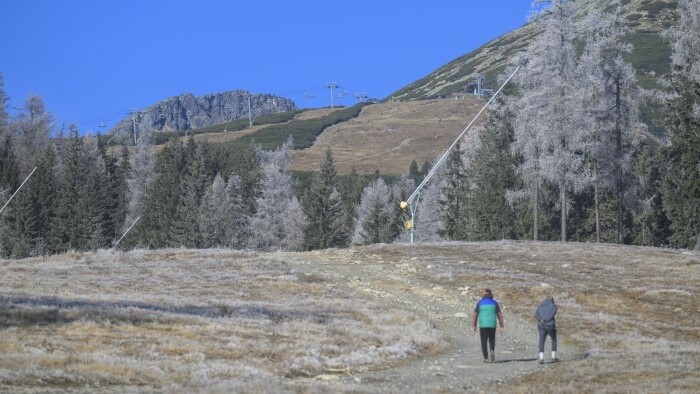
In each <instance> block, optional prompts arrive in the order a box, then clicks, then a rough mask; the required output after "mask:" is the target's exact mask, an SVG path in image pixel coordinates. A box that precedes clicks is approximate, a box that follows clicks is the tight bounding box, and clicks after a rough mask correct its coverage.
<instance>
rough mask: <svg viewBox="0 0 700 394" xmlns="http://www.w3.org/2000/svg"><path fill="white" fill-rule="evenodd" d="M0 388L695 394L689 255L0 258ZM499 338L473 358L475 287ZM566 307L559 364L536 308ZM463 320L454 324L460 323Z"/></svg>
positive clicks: (699, 310) (436, 251)
mask: <svg viewBox="0 0 700 394" xmlns="http://www.w3.org/2000/svg"><path fill="white" fill-rule="evenodd" d="M0 272H1V273H2V274H1V275H0V330H2V334H1V335H0V390H9V391H23V392H46V391H51V392H54V391H59V390H60V391H72V392H95V391H98V392H100V391H101V392H124V391H138V392H142V391H171V392H192V391H196V392H202V391H205V392H386V391H389V392H464V391H477V392H479V391H492V390H496V391H502V392H553V391H564V392H696V390H697V387H700V374H699V373H698V370H700V296H699V295H698V285H699V284H700V253H698V252H689V251H681V250H668V249H654V248H640V247H629V246H615V245H595V244H561V243H534V242H506V241H503V242H491V243H437V244H415V245H408V244H392V245H372V246H367V247H361V248H355V249H338V250H326V251H316V252H304V253H267V254H266V253H253V252H239V251H231V250H185V249H182V250H154V251H143V250H137V251H131V252H125V253H121V252H110V251H100V252H96V253H84V254H78V253H67V254H64V255H60V256H55V257H49V258H44V259H38V258H35V259H26V260H20V261H16V260H2V261H0ZM484 286H489V287H492V288H493V289H494V290H495V293H496V294H497V298H498V299H499V301H500V302H501V304H502V305H503V307H504V310H505V315H506V321H507V326H508V329H507V331H506V334H505V336H503V337H502V340H501V341H500V343H501V344H500V345H499V347H498V350H499V351H502V353H499V356H498V357H499V359H500V360H499V361H501V363H497V364H495V365H489V364H482V363H481V360H480V355H478V354H477V353H478V350H477V347H476V342H474V341H472V340H471V339H470V338H468V337H469V335H464V333H466V332H467V329H468V313H469V312H470V308H472V307H473V302H474V300H475V296H476V294H478V291H479V290H478V289H479V288H481V287H484ZM545 295H553V296H554V298H555V300H556V302H557V303H558V305H559V310H560V312H559V315H558V319H557V322H558V328H559V332H560V342H561V347H562V348H563V351H562V352H561V357H562V359H563V362H560V363H558V364H552V365H545V366H539V365H537V363H536V362H534V361H532V360H534V358H533V357H536V339H535V338H534V337H533V336H532V327H534V322H533V321H532V317H531V316H532V313H533V312H534V309H535V308H536V306H537V304H539V301H540V300H541V299H542V298H543V297H544V296H545ZM458 312H463V313H458Z"/></svg>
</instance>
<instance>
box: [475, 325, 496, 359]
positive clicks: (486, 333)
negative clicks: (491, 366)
mask: <svg viewBox="0 0 700 394" xmlns="http://www.w3.org/2000/svg"><path fill="white" fill-rule="evenodd" d="M479 334H481V352H482V353H483V354H484V358H489V352H488V349H487V348H486V342H488V343H489V348H490V349H491V353H493V351H494V350H495V349H496V328H495V327H494V328H480V329H479Z"/></svg>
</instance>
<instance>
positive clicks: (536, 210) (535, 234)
mask: <svg viewBox="0 0 700 394" xmlns="http://www.w3.org/2000/svg"><path fill="white" fill-rule="evenodd" d="M534 188H535V190H534V191H533V192H534V194H535V196H534V198H533V202H532V216H533V219H532V239H533V240H534V241H537V240H538V238H539V223H540V180H539V178H537V180H536V181H535V185H534Z"/></svg>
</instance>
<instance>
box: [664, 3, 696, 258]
mask: <svg viewBox="0 0 700 394" xmlns="http://www.w3.org/2000/svg"><path fill="white" fill-rule="evenodd" d="M678 10H679V15H680V19H679V23H678V25H677V26H675V27H673V28H671V29H670V30H669V31H667V33H666V34H667V36H668V37H669V38H670V39H671V42H672V49H673V52H672V56H671V74H670V81H669V85H670V88H671V94H672V97H671V98H670V99H669V100H668V101H667V108H666V123H667V125H668V130H669V131H670V133H671V145H670V146H669V147H668V148H667V150H666V155H665V157H666V168H665V169H664V174H663V177H664V179H663V205H664V210H665V211H666V215H667V216H668V219H669V220H670V221H671V230H672V232H673V233H672V235H671V237H670V240H671V244H672V245H673V246H676V247H681V248H694V249H696V250H700V182H698V179H700V164H698V163H700V160H699V159H698V158H700V3H698V2H697V1H694V0H679V1H678Z"/></svg>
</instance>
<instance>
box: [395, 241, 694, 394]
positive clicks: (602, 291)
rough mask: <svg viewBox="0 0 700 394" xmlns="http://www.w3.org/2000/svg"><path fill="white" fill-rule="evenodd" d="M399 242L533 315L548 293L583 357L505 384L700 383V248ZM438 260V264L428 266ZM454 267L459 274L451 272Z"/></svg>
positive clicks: (533, 388) (543, 388)
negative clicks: (414, 244) (690, 250)
mask: <svg viewBox="0 0 700 394" xmlns="http://www.w3.org/2000/svg"><path fill="white" fill-rule="evenodd" d="M457 245H459V244H454V243H451V244H441V245H425V246H418V247H411V246H409V247H396V248H392V249H391V250H390V251H387V253H390V254H391V253H399V254H406V256H404V257H395V258H406V257H408V256H412V257H413V258H414V259H415V258H416V257H418V258H417V259H416V260H414V261H415V264H416V265H417V267H418V272H419V275H421V276H423V277H425V278H427V279H430V280H432V281H435V282H437V283H441V284H443V285H453V286H456V285H461V284H463V283H479V284H481V285H482V286H490V287H492V288H494V289H495V291H496V292H497V294H498V295H499V298H500V300H501V301H502V303H503V304H504V306H505V307H506V308H508V309H509V311H510V312H516V313H518V314H519V315H521V316H524V317H530V316H531V315H532V314H533V313H534V310H535V308H536V307H537V305H538V304H539V302H540V301H541V300H542V299H543V298H544V296H546V295H553V296H554V298H555V300H556V302H557V304H558V305H559V310H560V312H559V314H558V318H557V323H558V330H559V332H560V336H561V337H562V338H563V340H565V341H568V342H571V343H572V344H575V345H576V346H578V347H579V348H581V349H583V351H584V353H583V355H582V357H583V358H584V359H583V360H580V361H576V362H569V363H561V364H560V365H557V367H556V368H549V369H546V370H543V371H542V372H540V373H537V374H530V375H526V376H524V377H521V378H519V379H517V380H516V381H515V382H510V383H509V384H508V385H507V386H496V388H498V389H499V391H503V392H512V391H519V392H552V391H568V392H581V391H584V392H667V391H695V390H696V389H697V387H700V374H698V372H697V371H698V370H700V294H698V286H699V285H700V254H698V253H697V252H688V251H679V250H668V249H655V248H644V247H630V246H617V245H595V244H573V243H568V244H561V243H536V242H517V243H516V242H499V243H467V244H461V246H457ZM428 266H430V268H428ZM447 272H449V275H447V274H446V273H447Z"/></svg>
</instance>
